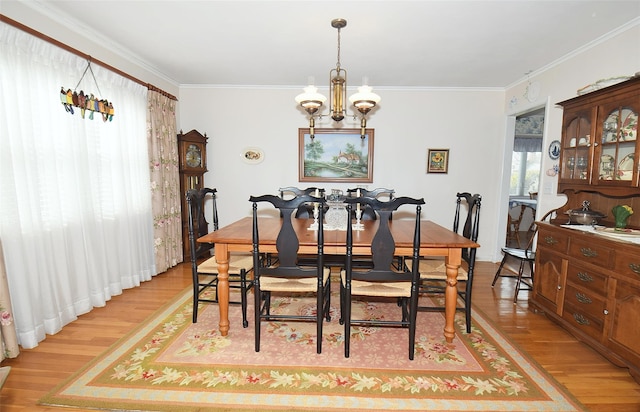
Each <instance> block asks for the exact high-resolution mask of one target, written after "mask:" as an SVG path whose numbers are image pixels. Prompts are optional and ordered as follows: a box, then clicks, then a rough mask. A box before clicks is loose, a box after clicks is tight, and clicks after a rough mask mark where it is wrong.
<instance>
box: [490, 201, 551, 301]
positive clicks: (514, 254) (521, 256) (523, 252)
mask: <svg viewBox="0 0 640 412" xmlns="http://www.w3.org/2000/svg"><path fill="white" fill-rule="evenodd" d="M556 211H557V209H553V210H550V211H548V212H547V213H545V215H544V216H542V218H541V219H540V220H541V221H543V222H544V221H546V220H548V219H550V218H551V216H552V215H553V214H554V213H555V212H556ZM537 231H538V225H537V224H535V221H534V227H533V234H532V235H531V237H530V238H529V242H527V245H526V247H525V248H524V249H521V248H512V247H503V248H502V253H504V256H503V258H502V261H501V262H500V266H499V267H498V270H497V271H496V275H495V276H494V277H493V282H491V287H493V286H494V285H495V284H496V281H497V280H498V278H499V277H505V278H515V279H516V286H515V293H514V294H513V303H514V304H516V303H517V301H518V293H520V290H521V289H522V285H523V284H524V285H525V287H526V288H527V290H531V289H533V275H534V268H533V263H534V262H535V260H536V253H535V251H534V250H533V242H534V241H535V238H536V236H535V235H536V233H537ZM509 258H511V259H514V260H516V261H518V263H519V265H518V272H517V273H515V272H513V271H510V272H509V274H503V273H502V269H503V268H504V266H505V263H506V262H507V260H508V259H509ZM527 264H528V266H529V274H528V275H526V274H525V273H524V268H525V266H527Z"/></svg>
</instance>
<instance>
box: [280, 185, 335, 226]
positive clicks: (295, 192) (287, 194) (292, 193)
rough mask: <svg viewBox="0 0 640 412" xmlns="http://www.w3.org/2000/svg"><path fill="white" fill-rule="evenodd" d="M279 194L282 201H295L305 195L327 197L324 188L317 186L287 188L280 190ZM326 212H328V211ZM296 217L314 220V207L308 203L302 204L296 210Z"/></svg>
mask: <svg viewBox="0 0 640 412" xmlns="http://www.w3.org/2000/svg"><path fill="white" fill-rule="evenodd" d="M278 192H279V193H280V197H281V198H282V199H293V198H296V197H298V196H303V195H311V196H315V195H316V193H317V194H318V196H320V197H324V195H325V193H324V189H323V188H321V187H315V186H314V187H307V188H305V189H300V188H298V187H295V186H287V187H281V188H279V189H278ZM324 211H325V212H326V209H325V210H324ZM295 217H297V218H299V219H313V205H308V204H306V203H303V204H301V205H300V206H299V207H298V210H296V214H295Z"/></svg>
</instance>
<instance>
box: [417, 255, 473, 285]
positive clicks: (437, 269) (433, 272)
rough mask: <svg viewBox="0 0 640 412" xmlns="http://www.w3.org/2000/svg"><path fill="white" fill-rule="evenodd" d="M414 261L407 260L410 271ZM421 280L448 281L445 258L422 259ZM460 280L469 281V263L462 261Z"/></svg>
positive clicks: (459, 270)
mask: <svg viewBox="0 0 640 412" xmlns="http://www.w3.org/2000/svg"><path fill="white" fill-rule="evenodd" d="M412 266H413V265H412V261H411V260H410V259H407V267H408V268H409V270H411V268H412ZM420 279H434V280H446V279H447V266H446V265H445V263H444V258H425V259H420ZM457 279H458V280H468V279H469V272H468V271H467V262H465V261H462V264H461V265H460V268H459V269H458V277H457Z"/></svg>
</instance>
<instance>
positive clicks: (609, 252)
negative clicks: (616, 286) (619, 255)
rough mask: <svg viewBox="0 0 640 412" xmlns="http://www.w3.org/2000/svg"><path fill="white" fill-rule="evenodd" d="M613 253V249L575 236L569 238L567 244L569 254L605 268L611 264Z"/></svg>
mask: <svg viewBox="0 0 640 412" xmlns="http://www.w3.org/2000/svg"><path fill="white" fill-rule="evenodd" d="M613 254H614V251H613V249H611V248H608V247H606V246H603V245H601V244H599V243H593V242H589V241H588V240H587V239H582V238H578V237H577V236H576V238H575V239H571V244H570V246H569V256H571V257H573V258H576V259H580V261H581V262H589V263H591V264H594V265H598V266H602V267H603V268H606V269H609V268H610V267H611V266H612V260H613Z"/></svg>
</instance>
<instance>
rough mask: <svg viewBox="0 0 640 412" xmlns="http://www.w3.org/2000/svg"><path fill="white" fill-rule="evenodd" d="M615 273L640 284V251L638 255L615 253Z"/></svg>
mask: <svg viewBox="0 0 640 412" xmlns="http://www.w3.org/2000/svg"><path fill="white" fill-rule="evenodd" d="M614 270H615V271H616V273H618V274H620V275H623V276H626V277H628V278H630V279H632V280H637V281H638V282H640V251H638V254H630V253H623V252H616V263H615V269H614Z"/></svg>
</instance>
